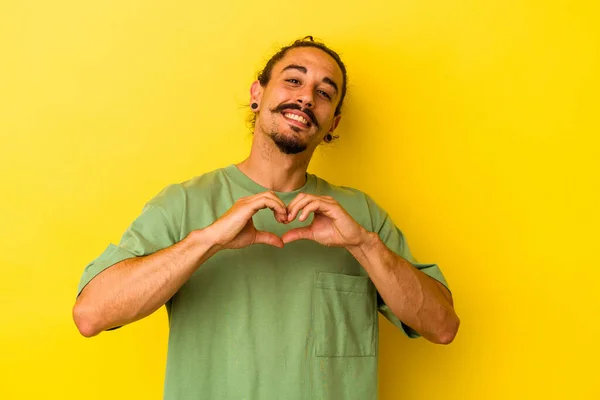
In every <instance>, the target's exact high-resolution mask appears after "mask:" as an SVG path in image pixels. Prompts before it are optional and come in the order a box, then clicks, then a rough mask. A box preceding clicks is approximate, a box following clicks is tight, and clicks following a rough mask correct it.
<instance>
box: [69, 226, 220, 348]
mask: <svg viewBox="0 0 600 400" xmlns="http://www.w3.org/2000/svg"><path fill="white" fill-rule="evenodd" d="M215 252H216V248H215V246H213V245H212V243H211V242H210V240H209V233H208V232H207V231H206V230H200V231H194V232H192V233H191V234H190V235H188V236H187V237H186V238H185V239H183V240H182V241H180V242H179V243H176V244H174V245H173V246H170V247H168V248H165V249H162V250H160V251H157V252H156V253H153V254H151V255H148V256H142V257H136V258H130V259H126V260H123V261H121V262H119V263H117V264H115V265H113V266H111V267H109V268H107V269H106V270H104V271H102V272H101V273H99V274H98V275H97V276H96V277H94V279H92V280H91V281H90V282H89V283H88V284H87V286H86V287H85V288H84V289H83V291H82V292H81V294H80V295H79V297H78V298H77V301H76V303H75V307H74V308H73V318H74V320H75V323H76V325H77V327H78V329H79V331H80V332H81V334H82V335H84V336H87V337H89V336H94V335H97V334H98V333H100V332H102V331H104V330H106V329H109V328H113V327H117V326H122V325H125V324H128V323H131V322H134V321H137V320H139V319H142V318H144V317H146V316H148V315H150V314H152V313H153V312H154V311H156V310H158V309H159V308H160V307H161V306H162V305H163V304H165V303H166V302H167V301H168V300H169V299H170V298H171V297H172V296H173V295H174V294H175V293H176V292H177V290H179V288H180V287H181V286H182V285H183V284H184V283H185V282H186V281H187V280H188V279H189V277H190V276H191V275H192V274H193V273H194V271H196V269H197V268H198V267H199V266H200V265H201V264H202V263H203V262H205V261H206V260H207V259H208V258H210V257H211V256H212V255H213V254H214V253H215Z"/></svg>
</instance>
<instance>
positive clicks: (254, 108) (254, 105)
mask: <svg viewBox="0 0 600 400" xmlns="http://www.w3.org/2000/svg"><path fill="white" fill-rule="evenodd" d="M250 107H252V109H253V110H256V109H257V108H258V104H257V103H252V104H250Z"/></svg>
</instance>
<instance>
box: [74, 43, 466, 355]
mask: <svg viewBox="0 0 600 400" xmlns="http://www.w3.org/2000/svg"><path fill="white" fill-rule="evenodd" d="M334 86H337V88H338V90H335V88H334ZM341 87H342V72H341V70H340V69H339V67H338V65H337V63H336V62H335V60H334V59H333V58H331V57H330V56H329V55H328V54H327V53H325V52H323V51H321V50H319V49H315V48H295V49H292V50H290V51H288V52H287V53H286V55H285V56H284V57H283V58H282V59H281V60H280V61H279V62H278V63H277V64H276V65H275V66H274V68H273V71H272V75H271V80H270V81H269V83H268V84H267V85H266V86H264V87H263V86H261V85H260V83H259V82H258V81H256V82H254V83H253V84H252V86H251V89H250V100H251V101H250V102H251V103H257V104H258V108H257V109H256V110H254V112H256V114H257V115H256V125H255V129H254V138H253V142H252V148H251V151H250V155H249V157H248V158H247V159H245V160H244V161H242V162H241V163H239V164H238V165H237V167H238V168H239V169H240V170H241V171H242V172H243V173H245V174H246V175H247V176H248V177H249V178H250V179H252V180H254V181H255V182H257V183H258V184H260V185H262V186H264V187H267V188H270V189H271V190H269V191H267V192H264V193H259V194H256V195H253V196H249V197H243V198H240V199H238V200H237V201H236V203H235V204H234V205H233V206H232V207H231V209H229V210H228V211H227V212H226V213H225V214H224V215H223V216H221V217H220V218H219V219H218V220H216V221H215V222H214V223H213V224H212V225H210V226H208V227H206V228H204V229H201V230H196V231H192V232H191V233H190V234H189V235H188V236H187V237H186V238H184V240H182V241H181V242H179V243H177V244H175V245H173V246H171V247H168V248H166V249H163V250H160V251H158V252H156V253H154V254H151V255H148V256H143V257H136V258H133V259H127V260H124V261H121V262H120V263H117V264H115V265H113V266H111V267H110V268H107V269H106V270H104V271H103V272H101V273H100V274H98V275H97V276H96V277H95V278H94V279H92V280H91V281H90V283H89V284H88V285H87V286H86V287H85V288H84V289H83V291H82V292H81V294H80V296H79V297H78V299H77V301H76V304H75V306H74V308H73V318H74V320H75V323H76V325H77V327H78V328H79V330H80V332H81V334H82V335H84V336H87V337H90V336H95V335H97V334H98V333H100V332H102V331H104V330H106V329H109V328H112V327H116V326H122V325H125V324H128V323H131V322H134V321H137V320H139V319H141V318H144V317H146V316H147V315H150V314H151V313H153V312H154V311H156V310H157V309H158V308H160V307H161V306H162V305H163V304H164V303H165V302H166V301H167V300H168V299H170V298H171V297H172V296H173V295H174V294H175V293H176V292H177V290H179V288H180V287H181V286H182V285H183V284H184V283H185V282H186V281H187V279H188V278H189V277H190V276H191V275H192V274H193V272H194V271H196V270H197V269H198V268H201V266H202V264H203V263H204V262H205V261H206V260H208V259H209V258H210V257H212V256H213V255H214V254H216V253H217V252H218V251H221V250H223V249H240V248H243V247H246V246H251V245H253V244H256V243H263V244H269V245H272V246H275V247H279V248H281V247H284V246H285V244H286V243H290V242H293V241H296V240H313V241H315V242H317V243H320V244H322V245H324V246H335V247H344V248H346V249H347V250H348V251H349V252H350V253H351V254H352V255H353V256H354V257H355V258H356V259H357V261H358V262H360V264H361V265H362V266H363V267H364V268H365V270H366V271H367V273H368V274H369V277H370V278H371V280H372V281H373V283H374V285H375V286H376V287H377V290H378V292H379V293H380V295H381V297H382V298H383V299H384V301H385V302H386V304H387V305H388V307H389V308H390V310H391V311H392V312H393V313H394V314H395V315H396V316H397V317H398V318H399V319H400V320H401V321H403V322H404V323H405V324H407V325H409V326H410V327H411V328H413V329H414V330H416V331H417V332H418V333H420V334H421V335H422V336H423V337H424V338H426V339H427V340H429V341H431V342H434V343H440V344H448V343H450V342H452V340H453V339H454V337H455V335H456V332H457V330H458V326H459V319H458V317H457V316H456V313H455V311H454V307H453V300H452V296H451V294H450V292H449V291H448V290H447V289H446V288H445V287H444V286H443V285H441V284H440V283H439V282H437V281H435V280H434V279H432V278H430V277H429V276H427V275H425V274H424V273H422V272H420V271H419V270H418V269H417V268H415V267H414V266H412V265H411V264H410V263H409V262H408V261H406V260H404V259H403V258H401V257H400V256H398V255H397V254H395V253H394V252H392V251H391V250H390V249H388V248H387V247H386V246H385V244H384V243H383V242H382V241H381V239H380V238H379V236H378V235H377V234H375V233H373V232H368V231H366V230H365V229H364V228H363V227H362V226H360V225H359V224H358V223H357V222H356V221H355V220H354V219H353V218H352V217H351V216H350V215H349V214H348V213H347V212H346V210H344V209H343V208H342V207H341V206H340V204H339V203H338V202H337V201H336V200H335V199H334V198H332V197H327V196H316V195H310V194H305V193H301V194H299V195H298V196H297V197H296V198H295V199H293V200H292V201H291V202H290V204H288V205H287V206H286V205H285V204H284V203H283V202H282V201H281V200H280V199H279V198H278V197H277V196H276V194H275V193H274V191H280V192H287V191H293V190H296V189H298V188H300V187H302V186H303V185H304V184H305V180H306V170H307V168H308V165H309V163H310V159H311V157H312V155H313V153H314V151H315V149H316V147H317V146H318V145H319V144H321V143H322V141H323V140H324V138H325V136H326V135H327V133H332V132H333V131H334V130H335V129H336V127H337V126H338V124H339V122H340V119H341V115H335V109H336V106H337V104H338V103H339V101H340V95H341V90H339V89H341ZM282 105H287V106H286V107H287V108H286V109H284V110H281V108H282ZM286 111H287V112H291V113H293V114H295V115H301V116H303V117H304V118H306V119H307V120H308V123H307V124H304V123H300V122H297V121H295V120H294V119H291V118H289V116H288V117H286V116H285V115H284V114H285V112H286ZM290 149H293V151H292V152H290V151H289V150H290ZM264 208H269V209H271V210H272V211H273V214H274V216H275V219H276V220H277V221H278V222H279V223H282V224H287V223H289V222H290V221H293V220H294V219H295V218H299V219H300V220H301V221H304V220H305V219H306V218H308V216H309V215H310V214H311V213H313V214H314V219H313V222H312V223H311V225H310V226H307V227H303V228H298V229H291V230H289V231H288V232H286V233H285V234H284V235H283V236H282V237H281V238H280V237H278V236H276V235H274V234H273V233H270V232H263V231H258V230H257V229H256V228H255V227H254V225H253V222H252V216H253V215H254V214H255V213H256V212H258V211H259V210H261V209H264ZM300 212H301V214H300Z"/></svg>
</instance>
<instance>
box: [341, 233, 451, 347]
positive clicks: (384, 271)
mask: <svg viewBox="0 0 600 400" xmlns="http://www.w3.org/2000/svg"><path fill="white" fill-rule="evenodd" d="M365 237H366V239H365V240H364V241H363V243H362V244H361V245H360V246H355V247H350V248H348V250H349V251H350V253H352V255H353V256H354V257H355V258H356V259H357V261H358V262H359V263H360V264H361V265H362V266H363V267H364V268H365V270H366V271H367V273H368V274H369V276H370V278H371V280H372V281H373V284H374V285H375V286H376V287H377V290H378V291H379V294H380V295H381V297H382V298H383V300H384V301H385V303H386V305H387V306H388V307H389V309H390V310H391V311H392V312H393V313H394V315H396V317H398V319H400V320H401V321H402V322H404V323H405V324H406V325H408V326H410V327H411V328H412V329H414V330H415V331H417V332H418V333H419V334H420V335H421V336H423V337H424V338H426V339H427V340H429V341H431V342H434V343H444V344H447V343H450V342H451V341H452V340H453V339H454V336H455V335H456V332H457V330H458V325H459V319H458V317H457V316H456V313H455V312H454V308H453V305H452V297H451V295H450V294H449V292H448V291H447V290H446V289H445V288H444V287H443V286H442V285H441V284H440V283H439V282H437V281H436V280H434V279H433V278H431V277H429V276H427V275H425V274H424V273H423V272H421V271H419V270H418V269H417V268H415V267H414V266H413V265H411V264H410V263H409V262H408V261H406V260H405V259H403V258H402V257H400V256H399V255H397V254H396V253H394V252H393V251H391V250H390V249H388V248H387V246H386V245H385V244H384V243H383V242H382V241H381V239H380V238H379V236H378V235H377V234H376V233H372V232H371V233H367V234H366V236H365Z"/></svg>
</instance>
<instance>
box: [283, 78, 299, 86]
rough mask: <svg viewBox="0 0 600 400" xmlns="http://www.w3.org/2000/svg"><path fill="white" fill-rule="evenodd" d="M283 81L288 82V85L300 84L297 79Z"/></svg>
mask: <svg viewBox="0 0 600 400" xmlns="http://www.w3.org/2000/svg"><path fill="white" fill-rule="evenodd" d="M285 81H286V82H289V83H293V84H294V85H299V84H300V81H299V80H298V79H294V78H290V79H286V80H285Z"/></svg>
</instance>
